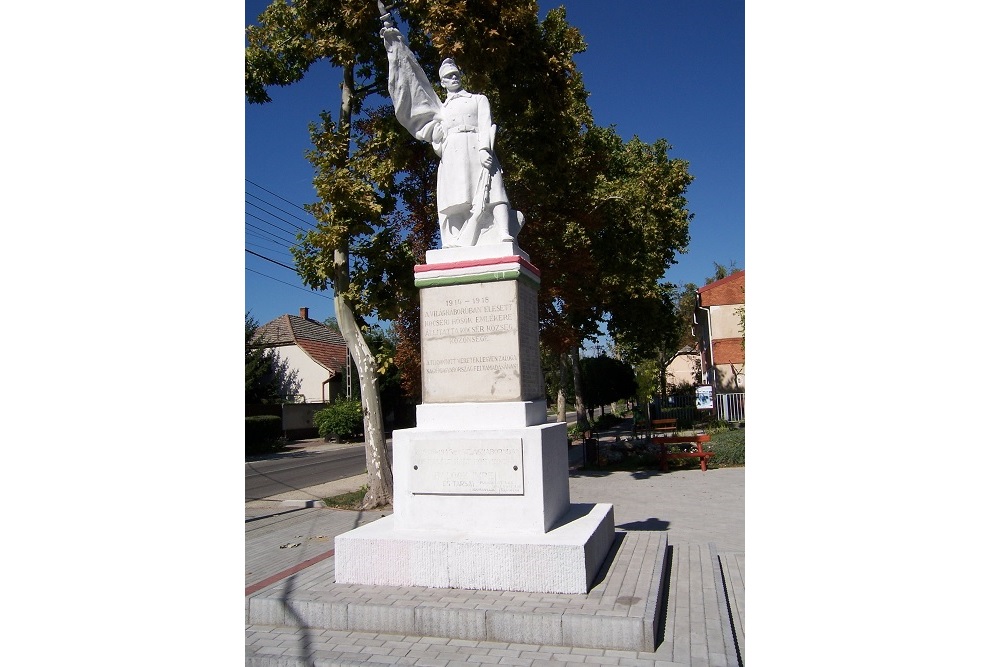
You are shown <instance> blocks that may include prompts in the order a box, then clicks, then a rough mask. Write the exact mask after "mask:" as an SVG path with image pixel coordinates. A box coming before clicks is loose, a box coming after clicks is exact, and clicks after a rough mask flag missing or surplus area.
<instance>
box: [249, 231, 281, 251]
mask: <svg viewBox="0 0 1000 667" xmlns="http://www.w3.org/2000/svg"><path fill="white" fill-rule="evenodd" d="M247 236H252V237H255V238H260V237H259V236H257V235H256V234H251V233H250V232H247ZM264 240H265V241H270V240H271V239H264ZM271 243H277V241H271ZM243 244H244V245H248V246H251V247H254V248H260V249H261V250H274V248H272V247H271V246H264V245H261V244H259V243H250V242H249V241H244V242H243Z"/></svg>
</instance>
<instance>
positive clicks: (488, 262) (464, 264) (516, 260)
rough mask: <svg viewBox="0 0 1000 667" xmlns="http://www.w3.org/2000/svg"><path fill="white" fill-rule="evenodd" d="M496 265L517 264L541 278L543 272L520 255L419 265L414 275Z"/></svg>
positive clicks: (415, 267)
mask: <svg viewBox="0 0 1000 667" xmlns="http://www.w3.org/2000/svg"><path fill="white" fill-rule="evenodd" d="M494 264H517V265H519V266H521V267H523V268H525V269H527V270H528V271H530V272H531V273H534V274H535V275H536V276H538V277H539V278H541V276H542V272H541V271H540V270H539V269H538V267H537V266H535V265H534V264H532V263H531V262H529V261H528V260H526V259H525V258H523V257H521V256H519V255H510V256H508V257H487V258H483V259H467V260H463V261H461V262H441V263H440V264H417V265H416V266H414V267H413V272H414V273H424V272H426V271H448V270H451V269H466V268H470V267H481V268H487V267H492V266H493V265H494Z"/></svg>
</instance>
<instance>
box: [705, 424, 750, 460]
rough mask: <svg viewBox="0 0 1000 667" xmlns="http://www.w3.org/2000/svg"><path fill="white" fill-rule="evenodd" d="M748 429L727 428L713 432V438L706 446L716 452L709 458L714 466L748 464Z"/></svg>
mask: <svg viewBox="0 0 1000 667" xmlns="http://www.w3.org/2000/svg"><path fill="white" fill-rule="evenodd" d="M745 442H746V429H726V430H725V431H719V432H717V433H713V434H712V439H711V440H710V441H709V442H707V443H705V445H706V448H707V449H710V450H711V451H713V452H715V456H713V457H712V458H710V459H709V460H708V462H709V465H711V466H712V467H725V466H742V465H746V456H745Z"/></svg>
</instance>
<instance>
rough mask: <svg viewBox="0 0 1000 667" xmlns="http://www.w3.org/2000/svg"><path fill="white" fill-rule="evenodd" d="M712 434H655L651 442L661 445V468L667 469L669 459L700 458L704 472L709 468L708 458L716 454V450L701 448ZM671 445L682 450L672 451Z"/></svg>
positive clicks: (662, 469)
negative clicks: (707, 450)
mask: <svg viewBox="0 0 1000 667" xmlns="http://www.w3.org/2000/svg"><path fill="white" fill-rule="evenodd" d="M711 439H712V436H710V435H707V434H703V435H654V436H653V437H652V438H650V442H653V443H656V444H658V445H660V470H661V471H662V472H666V471H667V464H668V461H670V460H671V459H699V461H700V462H701V470H702V472H704V471H706V470H708V458H709V457H710V456H714V455H715V453H714V452H706V451H705V450H703V449H702V448H701V443H703V442H708V441H709V440H711ZM671 446H674V447H678V448H679V449H680V451H670V448H671Z"/></svg>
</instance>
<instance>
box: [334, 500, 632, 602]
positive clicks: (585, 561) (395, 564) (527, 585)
mask: <svg viewBox="0 0 1000 667" xmlns="http://www.w3.org/2000/svg"><path fill="white" fill-rule="evenodd" d="M614 537H615V521H614V509H613V507H612V506H611V505H610V504H607V503H600V504H596V505H584V504H574V505H570V508H569V511H567V512H566V514H565V515H564V516H563V517H562V518H561V519H560V520H559V521H558V522H557V523H556V525H555V526H554V527H553V528H552V529H551V530H549V531H548V532H546V533H543V534H532V535H528V534H522V535H514V534H505V535H496V536H486V535H473V534H469V533H467V532H462V531H455V530H436V531H428V530H405V529H400V528H397V527H396V517H395V516H388V517H385V518H384V519H379V520H378V521H375V522H373V523H370V524H368V525H365V526H361V527H360V528H355V529H354V530H352V531H350V532H348V533H344V534H343V535H338V536H337V537H336V538H334V551H335V568H336V581H337V583H338V584H344V583H348V584H367V585H376V586H430V587H435V588H463V589H469V590H499V591H528V592H538V593H586V592H587V591H588V589H589V586H590V585H591V584H592V583H593V581H594V577H595V576H596V575H597V571H598V569H599V568H600V566H601V563H602V562H603V560H604V558H605V556H606V555H607V553H608V550H609V549H610V548H611V544H612V542H613V541H614Z"/></svg>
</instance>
